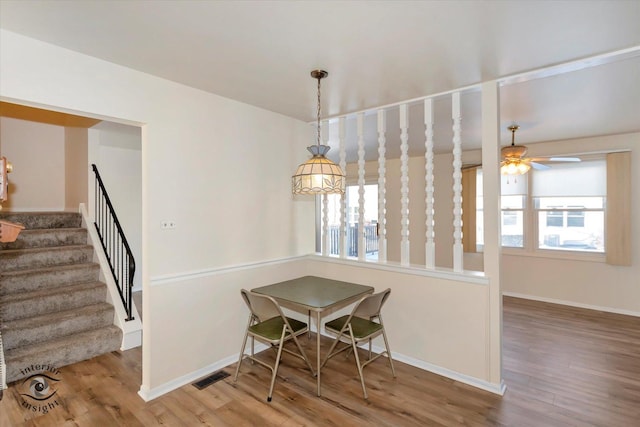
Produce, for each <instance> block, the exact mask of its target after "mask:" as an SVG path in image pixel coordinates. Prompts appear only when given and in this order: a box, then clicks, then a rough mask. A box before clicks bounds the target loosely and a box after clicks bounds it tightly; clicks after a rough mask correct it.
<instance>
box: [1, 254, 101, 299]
mask: <svg viewBox="0 0 640 427" xmlns="http://www.w3.org/2000/svg"><path fill="white" fill-rule="evenodd" d="M1 256H2V255H0V257H1ZM0 271H2V270H0ZM99 274H100V266H99V265H98V264H96V263H93V262H87V263H81V264H71V265H62V266H54V267H45V268H34V269H28V270H17V271H10V272H5V271H2V272H0V296H1V295H8V294H12V293H22V292H30V291H36V290H38V289H44V288H46V289H52V288H57V287H62V286H68V285H73V284H78V283H86V282H93V281H97V280H98V277H99Z"/></svg>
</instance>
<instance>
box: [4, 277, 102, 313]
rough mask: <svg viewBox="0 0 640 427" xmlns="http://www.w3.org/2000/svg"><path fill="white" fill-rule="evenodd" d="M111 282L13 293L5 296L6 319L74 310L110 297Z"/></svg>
mask: <svg viewBox="0 0 640 427" xmlns="http://www.w3.org/2000/svg"><path fill="white" fill-rule="evenodd" d="M106 298H107V285H105V284H104V283H100V282H90V283H81V284H76V285H70V286H62V287H58V288H54V289H39V290H37V291H31V292H23V293H16V294H9V295H5V296H3V297H2V305H1V306H0V310H1V311H2V319H3V321H5V322H8V321H10V320H16V319H24V318H26V317H31V316H40V315H43V314H47V313H53V312H55V311H63V310H70V309H72V308H78V307H82V306H85V305H89V304H97V303H99V302H104V301H106Z"/></svg>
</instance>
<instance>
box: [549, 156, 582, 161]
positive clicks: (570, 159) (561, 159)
mask: <svg viewBox="0 0 640 427" xmlns="http://www.w3.org/2000/svg"><path fill="white" fill-rule="evenodd" d="M549 161H551V162H580V161H582V160H581V159H579V158H578V157H550V158H549Z"/></svg>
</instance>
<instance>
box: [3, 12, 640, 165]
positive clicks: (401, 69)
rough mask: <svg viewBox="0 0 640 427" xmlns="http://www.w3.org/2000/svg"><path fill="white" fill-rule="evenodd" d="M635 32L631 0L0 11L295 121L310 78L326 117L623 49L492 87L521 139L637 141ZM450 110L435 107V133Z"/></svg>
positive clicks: (475, 136) (31, 30)
mask: <svg viewBox="0 0 640 427" xmlns="http://www.w3.org/2000/svg"><path fill="white" fill-rule="evenodd" d="M639 22H640V1H638V0H630V1H616V0H605V1H580V2H578V1H524V0H523V1H453V0H451V1H408V2H406V1H376V2H374V1H362V2H360V1H341V2H333V1H331V2H330V1H185V0H183V1H138V0H129V1H84V0H80V1H64V0H60V1H48V0H45V1H7V0H1V1H0V26H1V27H2V28H4V29H6V30H9V31H13V32H16V33H20V34H24V35H27V36H30V37H33V38H36V39H40V40H43V41H46V42H49V43H52V44H56V45H59V46H63V47H66V48H68V49H71V50H75V51H78V52H82V53H85V54H88V55H91V56H95V57H98V58H102V59H105V60H107V61H110V62H114V63H117V64H121V65H124V66H127V67H130V68H134V69H137V70H140V71H144V72H147V73H150V74H154V75H157V76H161V77H164V78H167V79H170V80H174V81H177V82H181V83H184V84H186V85H189V86H193V87H196V88H200V89H202V90H205V91H208V92H212V93H216V94H218V95H222V96H225V97H228V98H232V99H236V100H239V101H242V102H246V103H248V104H253V105H256V106H259V107H262V108H265V109H268V110H271V111H275V112H278V113H281V114H284V115H287V116H291V117H295V118H298V119H301V120H304V121H313V120H314V117H315V108H316V107H315V105H316V100H315V97H316V82H315V80H313V79H312V78H311V77H310V76H309V72H310V71H311V70H312V69H316V68H323V69H326V70H328V71H329V77H328V78H327V79H325V80H323V82H322V84H323V90H322V94H323V95H322V98H323V116H324V117H327V116H337V115H341V114H345V113H350V112H355V111H359V110H363V109H367V108H372V107H376V106H381V105H387V104H392V103H396V102H399V101H403V100H408V99H414V98H418V97H423V96H427V95H431V94H436V93H440V92H445V91H449V90H452V89H456V88H459V87H464V86H467V85H472V84H476V83H479V82H482V81H487V80H492V79H497V78H501V77H505V76H511V75H514V74H519V73H523V72H527V71H531V70H536V69H540V68H544V67H549V66H554V65H558V64H564V63H567V62H571V61H576V60H582V59H585V58H590V57H593V56H596V55H602V54H609V53H611V52H617V51H622V50H626V51H627V53H626V55H622V56H620V57H619V58H617V57H616V56H615V55H613V56H611V57H610V58H609V59H608V61H605V62H607V63H605V64H604V65H597V66H593V67H591V65H593V64H592V63H589V61H587V62H584V63H579V64H578V65H579V67H587V68H585V69H582V70H578V71H574V72H571V73H564V74H563V73H561V74H557V75H553V76H550V77H546V78H540V79H533V80H529V79H525V80H526V81H522V82H517V83H512V84H507V85H505V86H503V87H502V89H501V119H502V121H503V128H506V126H507V125H509V124H511V123H513V122H517V123H518V124H520V125H522V126H521V130H520V131H519V133H518V135H517V142H522V143H531V142H539V141H548V140H558V139H567V138H577V137H584V136H591V135H605V134H615V133H626V132H637V131H640V24H639ZM629 52H631V53H629ZM591 62H593V61H591ZM579 67H578V68H579ZM560 69H562V68H560ZM449 105H450V101H449V100H448V99H442V100H437V101H436V107H437V110H436V120H438V117H440V116H443V117H444V119H445V120H439V122H440V123H441V124H440V125H439V127H438V128H436V137H437V136H438V135H443V138H444V135H446V133H447V132H450V127H451V125H450V123H451V121H450V119H449V118H448V117H447V116H446V115H447V114H448V110H449V108H450V107H449ZM479 106H480V98H479V94H478V93H477V92H476V93H470V94H466V95H463V122H462V123H463V144H464V147H465V148H472V147H475V146H477V145H478V144H479V135H480V130H479ZM420 108H421V107H419V106H417V107H413V108H412V112H411V117H412V118H413V117H416V119H415V120H420V114H421V113H420V111H419V110H420ZM371 120H372V119H371ZM395 120H396V122H395V123H396V124H397V119H395ZM392 125H393V119H392V118H390V123H389V129H390V131H392V129H393V128H392ZM394 126H397V125H394ZM392 132H395V131H392ZM416 132H418V134H419V133H420V131H419V130H416ZM367 134H368V136H367V142H368V143H369V144H375V140H376V137H375V133H373V134H372V135H371V134H370V132H367ZM423 138H424V134H422V135H418V136H416V137H415V138H414V137H412V136H411V135H410V140H411V141H413V140H416V141H417V140H421V139H423ZM449 141H450V140H449ZM508 141H509V133H508V132H507V131H506V129H504V132H503V143H507V142H508ZM312 142H313V141H311V143H312ZM447 145H448V144H447ZM415 146H416V149H418V148H417V147H418V146H419V145H418V144H416V145H415ZM440 147H441V148H442V147H444V145H442V146H440ZM368 151H370V150H368ZM391 156H393V153H391Z"/></svg>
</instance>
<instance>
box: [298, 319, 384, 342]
mask: <svg viewBox="0 0 640 427" xmlns="http://www.w3.org/2000/svg"><path fill="white" fill-rule="evenodd" d="M347 320H349V315H345V316H342V317H338V318H337V319H335V320H332V321H331V322H327V323H326V324H325V328H327V329H329V330H331V331H332V332H335V333H336V334H339V333H340V331H341V330H342V327H343V326H344V324H345V322H346V321H347ZM292 326H293V325H292ZM381 329H382V325H381V324H379V323H376V322H372V321H370V320H367V319H363V318H361V317H355V316H353V317H352V318H351V330H352V332H353V336H354V337H355V338H356V339H363V338H365V337H368V336H369V335H372V334H374V333H376V332H378V331H379V330H381Z"/></svg>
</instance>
